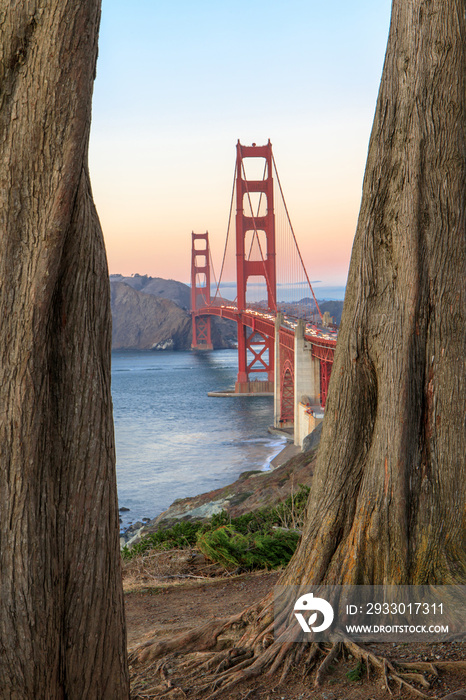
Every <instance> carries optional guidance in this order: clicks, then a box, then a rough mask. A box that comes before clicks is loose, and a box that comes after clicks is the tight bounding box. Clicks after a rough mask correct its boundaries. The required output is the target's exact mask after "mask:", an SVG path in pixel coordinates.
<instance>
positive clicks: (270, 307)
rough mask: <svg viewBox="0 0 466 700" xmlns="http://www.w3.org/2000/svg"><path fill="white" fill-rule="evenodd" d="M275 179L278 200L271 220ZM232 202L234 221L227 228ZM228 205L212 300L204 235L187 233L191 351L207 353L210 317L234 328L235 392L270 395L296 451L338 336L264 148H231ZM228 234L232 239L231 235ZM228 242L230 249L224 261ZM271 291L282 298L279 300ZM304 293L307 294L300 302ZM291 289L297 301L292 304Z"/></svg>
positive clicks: (322, 395) (316, 414) (320, 406)
mask: <svg viewBox="0 0 466 700" xmlns="http://www.w3.org/2000/svg"><path fill="white" fill-rule="evenodd" d="M248 160H251V161H252V160H254V161H259V162H260V163H261V164H262V167H261V170H262V173H263V176H262V179H259V178H257V176H255V178H254V179H251V178H249V177H248V176H247V168H246V165H245V163H246V162H247V161H248ZM256 172H257V167H256ZM274 174H275V178H276V181H277V184H278V188H279V192H280V195H281V199H280V198H278V203H279V205H280V207H279V208H280V209H281V211H280V212H278V214H277V211H276V209H277V202H276V201H274V177H273V175H274ZM235 195H236V196H235ZM235 199H236V217H235V223H234V226H232V216H231V214H232V210H233V202H234V201H235ZM231 202H232V205H231V208H230V220H229V224H228V231H227V237H226V238H227V240H226V243H225V251H224V256H223V261H222V267H221V272H220V276H219V280H218V282H216V291H215V294H214V295H212V294H211V277H212V274H213V265H212V258H211V254H210V246H209V234H208V233H207V232H206V233H192V258H191V260H192V262H191V308H192V311H191V313H192V317H193V339H192V345H191V347H192V349H193V350H198V351H205V350H211V349H212V341H211V325H210V319H211V317H212V316H217V317H219V318H223V319H228V320H230V321H234V322H236V324H237V333H238V377H237V381H236V384H235V390H234V393H235V394H237V395H251V394H257V393H273V395H274V425H275V427H276V428H290V427H293V428H294V441H295V444H297V445H300V444H302V440H303V438H304V437H305V435H307V434H308V433H309V432H311V431H312V430H313V428H314V427H315V426H316V425H317V424H318V423H319V422H320V420H321V419H322V417H323V412H324V409H325V403H326V399H327V391H328V384H329V379H330V374H331V369H332V363H333V356H334V351H335V345H336V340H337V330H336V328H335V327H333V326H332V324H331V322H330V321H331V319H329V318H328V314H327V315H322V313H321V311H320V308H319V305H318V302H317V299H316V297H315V294H314V291H313V289H312V286H311V283H310V281H309V278H308V275H307V272H306V270H305V267H304V263H303V260H302V257H301V253H300V252H299V247H298V244H297V241H296V237H295V235H294V231H293V227H292V225H291V221H290V218H289V215H288V209H287V207H286V203H285V200H284V197H283V191H282V188H281V184H280V180H279V178H278V173H277V170H276V165H275V160H274V157H273V153H272V145H271V143H270V141H269V142H268V143H267V144H266V145H265V146H256V145H255V144H253V145H252V146H244V145H242V144H240V142H239V141H238V144H237V157H236V166H235V178H234V185H233V193H232V198H231ZM283 212H284V214H283ZM277 219H278V222H277ZM283 222H285V223H283ZM277 224H278V225H277ZM232 228H234V236H230V233H231V229H232ZM277 234H278V235H277ZM229 240H230V242H232V243H233V245H231V246H230V247H231V248H232V249H233V250H232V251H230V255H229V251H228V249H229V245H228V244H229ZM232 257H233V258H234V266H235V268H236V269H235V272H236V298H235V299H234V300H233V301H232V300H227V299H225V298H224V297H223V296H222V293H221V289H222V280H224V279H225V277H226V275H225V272H226V270H227V269H228V260H229V258H232ZM227 274H228V273H227ZM283 280H285V281H283ZM277 289H279V290H281V293H282V296H283V295H284V296H285V297H286V298H283V299H281V300H279V299H278V297H277ZM304 289H305V290H306V291H307V295H305V296H301V297H300V295H302V294H303V290H304ZM292 290H294V294H295V295H296V296H297V297H300V298H292V297H291V296H290V294H291V291H292ZM251 292H255V293H256V295H257V293H259V297H262V298H260V299H257V298H256V299H252V298H251V297H252V296H253V295H252V293H251ZM304 293H305V292H304ZM326 316H327V317H326Z"/></svg>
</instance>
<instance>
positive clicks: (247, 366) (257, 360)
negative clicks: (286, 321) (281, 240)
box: [235, 140, 277, 393]
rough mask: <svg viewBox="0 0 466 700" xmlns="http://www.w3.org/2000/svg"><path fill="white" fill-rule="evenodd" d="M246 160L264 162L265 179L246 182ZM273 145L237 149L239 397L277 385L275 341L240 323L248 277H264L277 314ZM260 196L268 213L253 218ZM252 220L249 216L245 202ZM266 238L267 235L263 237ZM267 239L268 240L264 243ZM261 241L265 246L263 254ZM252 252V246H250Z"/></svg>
mask: <svg viewBox="0 0 466 700" xmlns="http://www.w3.org/2000/svg"><path fill="white" fill-rule="evenodd" d="M247 158H263V159H264V160H265V162H264V166H265V167H264V178H263V179H262V180H247V179H246V176H245V168H244V164H243V161H244V160H245V159H247ZM272 162H273V159H272V144H271V143H270V140H269V141H268V143H267V145H265V146H256V145H255V144H253V145H252V146H243V145H242V144H241V143H240V142H239V140H238V143H237V145H236V282H237V304H238V311H239V316H238V321H237V323H238V378H237V382H236V385H235V392H236V393H249V392H250V391H254V390H256V391H257V390H262V391H268V392H271V391H273V381H274V341H273V339H272V338H270V337H267V336H265V335H263V334H262V333H260V332H258V331H256V330H255V329H254V328H253V329H252V331H251V330H250V329H248V328H247V327H246V325H245V324H243V323H242V321H241V312H243V311H245V309H246V289H247V284H248V278H249V277H252V276H254V277H263V278H264V279H265V283H266V287H267V306H268V310H269V311H271V312H273V313H276V311H277V281H276V262H275V215H274V208H273V179H272ZM256 192H259V193H260V194H261V196H264V197H265V200H266V213H265V214H264V215H259V214H258V215H257V216H254V214H253V212H252V208H251V206H250V201H251V200H250V195H251V193H256ZM248 200H249V207H248V210H249V211H250V213H251V216H246V215H245V213H244V210H245V206H244V205H245V201H246V203H248ZM248 233H249V234H250V236H252V237H255V238H256V241H257V246H256V250H257V249H259V250H260V259H257V258H256V259H250V255H249V251H248V252H247V251H246V238H247V237H248V238H249V237H250V236H247V234H248ZM264 234H265V235H264ZM264 239H265V240H264ZM261 240H262V242H263V243H265V246H264V247H265V250H263V247H262V244H261V243H260V241H261ZM251 248H252V246H251ZM258 372H266V373H267V381H264V382H257V381H256V382H254V384H253V385H251V383H250V380H251V378H252V375H253V374H254V373H258Z"/></svg>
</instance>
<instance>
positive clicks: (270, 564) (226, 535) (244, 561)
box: [197, 525, 300, 571]
mask: <svg viewBox="0 0 466 700" xmlns="http://www.w3.org/2000/svg"><path fill="white" fill-rule="evenodd" d="M299 537H300V535H299V533H298V532H295V531H292V530H274V531H273V532H271V533H270V534H265V533H263V532H250V533H248V534H247V535H244V534H242V533H240V532H238V531H236V530H235V529H234V527H233V526H232V525H222V527H219V528H218V529H217V530H210V531H207V532H204V533H200V534H199V536H198V539H197V544H198V547H199V549H200V550H201V552H202V553H203V554H205V555H206V557H208V558H209V559H211V560H212V561H215V562H217V563H218V564H220V565H221V566H224V567H225V568H226V569H230V570H232V569H238V568H239V569H243V570H248V571H250V570H251V569H277V568H280V567H282V566H285V565H286V564H287V563H288V562H289V560H290V559H291V557H292V555H293V552H294V551H295V549H296V546H297V544H298V541H299Z"/></svg>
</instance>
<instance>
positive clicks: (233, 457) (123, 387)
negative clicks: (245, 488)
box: [112, 350, 284, 529]
mask: <svg viewBox="0 0 466 700" xmlns="http://www.w3.org/2000/svg"><path fill="white" fill-rule="evenodd" d="M236 372H237V354H236V350H218V351H214V352H211V353H205V354H195V353H191V352H161V353H154V352H137V353H133V352H125V353H123V352H121V353H117V352H115V353H113V354H112V396H113V408H114V421H115V440H116V452H117V484H118V500H119V506H120V508H121V507H125V508H129V511H128V512H121V513H120V517H121V520H122V524H121V527H122V529H124V528H126V527H128V525H129V524H131V523H132V522H136V521H138V520H141V519H142V518H144V517H145V518H154V517H155V516H156V515H158V514H159V513H161V512H162V511H163V510H165V509H166V508H168V506H169V505H170V504H171V503H173V501H174V500H175V499H176V498H183V497H185V496H195V495H197V494H200V493H204V492H205V491H210V490H212V489H216V488H219V487H221V486H225V485H227V484H229V483H231V482H233V481H234V480H235V479H236V478H237V477H238V476H239V475H240V474H241V472H244V471H246V470H249V469H267V468H269V464H270V461H271V460H272V459H273V457H274V456H275V455H276V454H278V452H279V451H280V450H281V449H282V447H283V446H284V441H283V440H282V439H281V438H277V437H275V436H272V435H270V434H269V433H268V432H267V428H268V426H270V425H272V423H273V399H272V398H271V397H244V398H210V397H208V396H207V392H208V391H215V390H221V389H227V388H229V387H232V386H233V385H234V382H235V378H236Z"/></svg>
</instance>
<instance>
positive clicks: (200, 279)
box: [191, 231, 213, 350]
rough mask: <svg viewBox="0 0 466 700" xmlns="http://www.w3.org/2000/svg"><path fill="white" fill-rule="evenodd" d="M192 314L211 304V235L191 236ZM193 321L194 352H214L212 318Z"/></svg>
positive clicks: (193, 317) (195, 234) (200, 317)
mask: <svg viewBox="0 0 466 700" xmlns="http://www.w3.org/2000/svg"><path fill="white" fill-rule="evenodd" d="M191 237H192V246H191V312H194V311H195V310H196V309H199V308H201V307H202V306H208V305H209V304H210V249H209V233H208V232H207V231H206V232H205V233H194V231H193V232H192V234H191ZM192 319H193V340H192V343H191V349H192V350H212V349H213V346H212V340H211V335H210V331H211V329H210V316H195V315H194V313H193V314H192Z"/></svg>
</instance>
